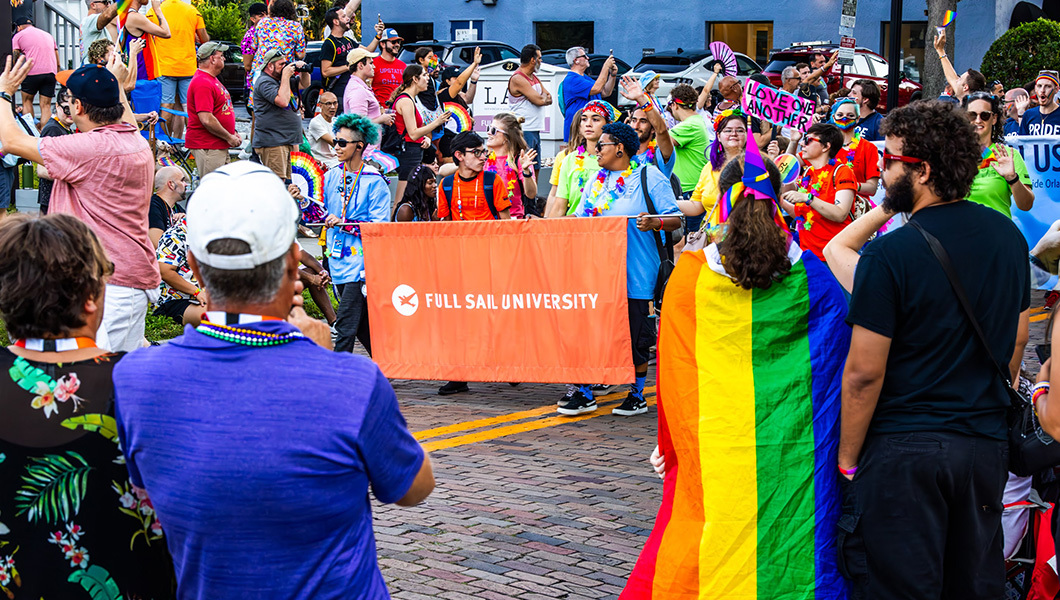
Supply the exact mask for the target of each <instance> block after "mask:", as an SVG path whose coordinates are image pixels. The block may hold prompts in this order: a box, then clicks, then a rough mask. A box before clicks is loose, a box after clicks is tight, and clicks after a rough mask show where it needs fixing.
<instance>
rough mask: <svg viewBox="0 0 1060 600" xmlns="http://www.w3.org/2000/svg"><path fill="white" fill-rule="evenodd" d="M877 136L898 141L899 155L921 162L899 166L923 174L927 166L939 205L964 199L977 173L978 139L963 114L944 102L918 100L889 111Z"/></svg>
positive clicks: (957, 108)
mask: <svg viewBox="0 0 1060 600" xmlns="http://www.w3.org/2000/svg"><path fill="white" fill-rule="evenodd" d="M880 133H881V134H882V135H884V136H887V137H896V138H901V140H902V154H903V155H905V156H911V157H914V158H919V159H921V160H923V161H924V162H922V163H916V164H908V163H902V164H903V166H904V167H905V168H906V169H909V170H916V171H923V169H924V165H925V164H927V165H931V177H930V178H929V179H928V182H927V183H928V185H930V186H931V188H932V189H933V190H934V192H935V195H937V196H938V197H939V198H940V199H941V200H942V201H944V202H946V201H950V200H956V199H959V198H964V197H965V196H967V195H968V192H969V191H970V190H971V189H972V180H973V179H975V175H976V174H977V173H978V172H979V158H980V152H979V138H978V136H976V135H975V129H974V128H972V124H971V123H969V122H968V119H967V118H966V117H965V116H964V110H963V109H962V108H960V107H958V106H955V105H953V104H950V103H948V102H939V101H938V100H918V101H917V102H913V103H911V104H907V105H905V106H903V107H901V108H896V109H893V110H891V111H890V112H889V113H888V114H887V117H886V118H884V119H883V122H882V123H881V124H880Z"/></svg>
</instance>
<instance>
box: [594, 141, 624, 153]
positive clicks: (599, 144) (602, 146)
mask: <svg viewBox="0 0 1060 600" xmlns="http://www.w3.org/2000/svg"><path fill="white" fill-rule="evenodd" d="M618 145H619V143H618V142H596V147H597V148H599V149H600V151H601V152H603V148H604V146H618Z"/></svg>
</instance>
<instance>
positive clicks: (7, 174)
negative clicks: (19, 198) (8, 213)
mask: <svg viewBox="0 0 1060 600" xmlns="http://www.w3.org/2000/svg"><path fill="white" fill-rule="evenodd" d="M16 181H18V167H0V210H7V207H8V206H11V197H12V196H13V195H14V193H15V182H16Z"/></svg>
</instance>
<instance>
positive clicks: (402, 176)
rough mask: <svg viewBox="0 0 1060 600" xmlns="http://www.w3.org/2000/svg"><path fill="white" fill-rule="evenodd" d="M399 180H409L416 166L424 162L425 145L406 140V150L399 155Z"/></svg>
mask: <svg viewBox="0 0 1060 600" xmlns="http://www.w3.org/2000/svg"><path fill="white" fill-rule="evenodd" d="M397 159H398V168H397V172H398V181H408V180H409V175H412V172H413V171H415V170H416V167H418V166H420V165H421V164H423V147H422V146H420V145H419V144H417V143H416V142H410V141H408V140H405V151H404V152H402V153H400V154H398V155H397Z"/></svg>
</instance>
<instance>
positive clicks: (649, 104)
mask: <svg viewBox="0 0 1060 600" xmlns="http://www.w3.org/2000/svg"><path fill="white" fill-rule="evenodd" d="M637 108H638V109H639V110H643V111H644V112H651V111H652V110H654V109H655V105H654V104H652V102H651V100H648V101H647V102H645V103H644V105H643V106H638V107H637Z"/></svg>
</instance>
